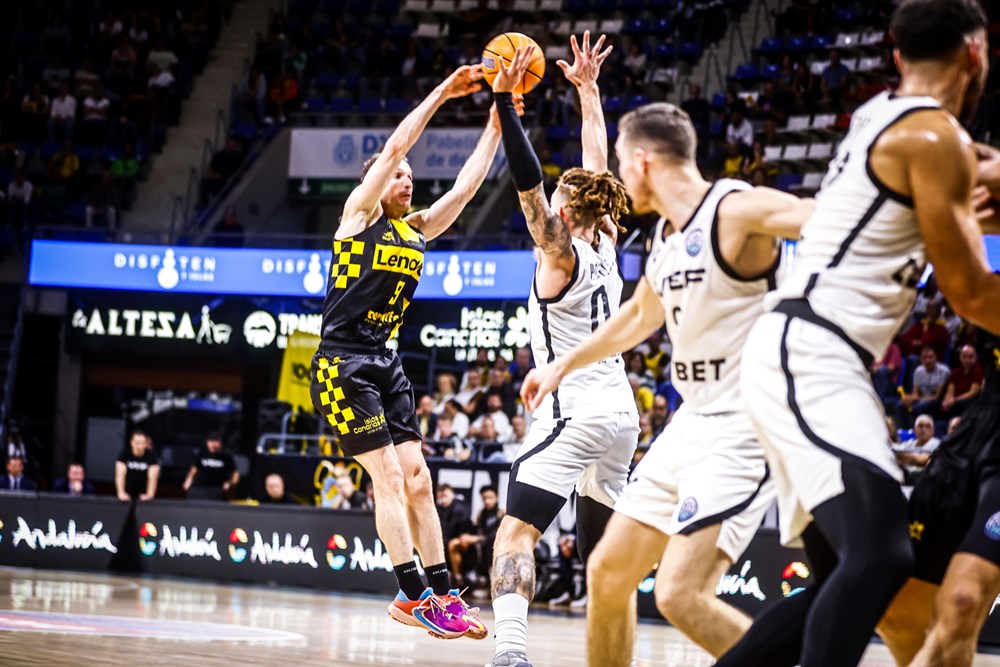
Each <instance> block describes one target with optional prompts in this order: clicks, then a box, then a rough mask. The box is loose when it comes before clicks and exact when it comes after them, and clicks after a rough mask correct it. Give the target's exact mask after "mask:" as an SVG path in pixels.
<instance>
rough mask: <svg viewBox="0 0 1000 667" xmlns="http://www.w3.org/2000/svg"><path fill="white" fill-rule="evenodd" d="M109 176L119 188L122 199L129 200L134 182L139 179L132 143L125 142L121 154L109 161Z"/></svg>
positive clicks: (137, 163)
mask: <svg viewBox="0 0 1000 667" xmlns="http://www.w3.org/2000/svg"><path fill="white" fill-rule="evenodd" d="M111 176H112V177H113V178H114V179H115V182H116V183H117V184H118V187H119V188H120V189H121V196H122V201H123V202H127V201H130V200H131V199H132V194H133V193H134V191H135V182H136V181H137V180H138V179H139V160H137V159H136V157H135V148H133V146H132V144H125V148H124V149H123V151H122V154H121V155H118V156H116V157H115V159H114V160H113V161H112V162H111Z"/></svg>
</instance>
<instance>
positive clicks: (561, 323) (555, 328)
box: [528, 232, 636, 419]
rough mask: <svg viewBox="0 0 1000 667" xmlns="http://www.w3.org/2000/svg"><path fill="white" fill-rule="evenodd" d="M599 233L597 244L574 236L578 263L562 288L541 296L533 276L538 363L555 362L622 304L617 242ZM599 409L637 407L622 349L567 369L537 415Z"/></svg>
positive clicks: (566, 414)
mask: <svg viewBox="0 0 1000 667" xmlns="http://www.w3.org/2000/svg"><path fill="white" fill-rule="evenodd" d="M598 236H599V238H600V241H599V243H598V247H597V249H596V250H595V249H594V247H593V246H591V245H590V244H589V243H587V242H586V241H584V240H582V239H578V238H573V252H574V253H576V267H575V269H574V273H573V277H572V278H571V279H570V281H569V284H567V285H566V287H565V288H564V289H563V290H562V292H561V293H560V294H558V295H557V296H555V297H554V298H551V299H540V298H539V297H538V292H537V289H536V287H535V284H534V281H532V285H531V297H530V298H529V300H528V313H529V316H530V320H531V351H532V354H534V356H535V363H536V364H537V365H539V366H542V365H544V364H547V363H551V362H552V361H554V360H555V359H556V358H558V357H561V356H563V355H565V354H566V353H568V352H569V351H570V350H572V349H573V348H574V347H576V346H577V345H578V344H579V343H581V342H583V341H584V340H586V339H587V338H588V337H589V336H590V334H591V333H593V332H594V330H595V329H597V327H598V326H599V325H600V324H603V323H604V322H605V321H606V320H607V319H608V318H609V317H611V315H612V313H614V312H615V311H616V310H618V306H619V305H620V304H621V300H622V286H623V282H622V277H621V274H620V273H619V272H618V258H617V255H616V254H615V246H614V244H613V243H612V242H611V239H610V238H609V237H608V236H607V234H605V233H603V232H598ZM594 412H636V407H635V399H634V398H633V397H632V387H631V385H630V384H629V382H628V378H627V377H626V375H625V363H624V362H623V361H622V358H621V355H614V356H612V357H608V358H606V359H604V360H602V361H599V362H597V363H596V364H591V365H589V366H585V367H584V368H580V369H577V370H575V371H573V372H572V373H568V374H567V375H566V377H565V378H563V381H562V382H560V383H559V388H558V389H557V390H556V391H554V392H553V393H552V394H550V395H549V396H546V397H545V399H544V400H543V401H542V404H541V405H539V406H538V409H537V410H535V412H534V416H535V418H536V419H539V418H542V419H544V418H549V417H551V418H553V419H565V418H568V417H572V416H574V415H575V414H592V413H594Z"/></svg>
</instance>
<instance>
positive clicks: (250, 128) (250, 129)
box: [229, 122, 257, 141]
mask: <svg viewBox="0 0 1000 667" xmlns="http://www.w3.org/2000/svg"><path fill="white" fill-rule="evenodd" d="M229 134H230V135H232V136H234V137H239V138H240V139H244V140H246V141H249V140H251V139H253V138H255V137H256V136H257V123H251V122H243V123H236V125H234V126H233V129H231V130H230V131H229Z"/></svg>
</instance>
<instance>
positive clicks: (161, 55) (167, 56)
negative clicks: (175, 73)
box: [146, 37, 180, 71]
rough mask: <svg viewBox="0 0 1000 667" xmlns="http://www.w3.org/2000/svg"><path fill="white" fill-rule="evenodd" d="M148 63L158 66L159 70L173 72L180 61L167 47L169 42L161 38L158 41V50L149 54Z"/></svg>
mask: <svg viewBox="0 0 1000 667" xmlns="http://www.w3.org/2000/svg"><path fill="white" fill-rule="evenodd" d="M146 62H147V63H150V64H152V65H156V67H157V69H159V70H161V71H163V70H168V71H169V70H172V69H173V68H174V67H175V66H176V65H177V63H179V62H180V60H178V59H177V54H175V53H174V52H173V51H171V50H170V48H169V47H168V46H167V40H165V39H164V38H162V37H160V38H158V39H157V40H156V48H155V49H153V50H152V51H150V52H149V55H148V56H147V57H146Z"/></svg>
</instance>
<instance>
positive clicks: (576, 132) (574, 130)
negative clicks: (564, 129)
mask: <svg viewBox="0 0 1000 667" xmlns="http://www.w3.org/2000/svg"><path fill="white" fill-rule="evenodd" d="M582 131H583V127H582V126H580V125H573V126H571V127H570V128H569V138H570V139H573V140H574V141H579V139H580V134H581V133H582Z"/></svg>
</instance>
